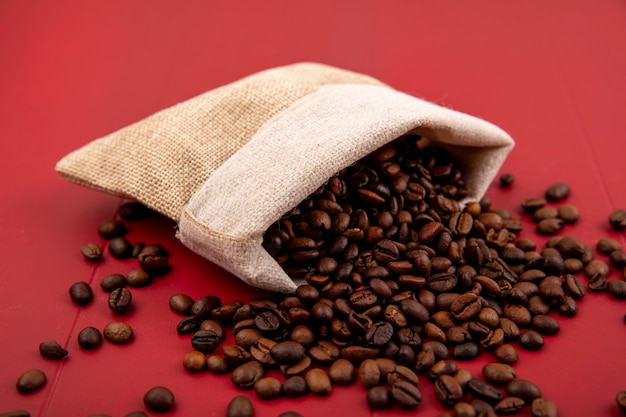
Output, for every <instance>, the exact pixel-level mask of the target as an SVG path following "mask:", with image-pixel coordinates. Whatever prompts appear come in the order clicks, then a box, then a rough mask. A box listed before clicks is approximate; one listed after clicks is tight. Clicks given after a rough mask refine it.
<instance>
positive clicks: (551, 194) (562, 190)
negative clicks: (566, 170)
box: [546, 182, 571, 201]
mask: <svg viewBox="0 0 626 417" xmlns="http://www.w3.org/2000/svg"><path fill="white" fill-rule="evenodd" d="M570 192H571V189H570V187H569V185H567V184H566V183H564V182H556V183H554V184H552V185H550V186H549V187H548V188H547V189H546V200H548V201H561V200H564V199H566V198H567V197H569V195H570Z"/></svg>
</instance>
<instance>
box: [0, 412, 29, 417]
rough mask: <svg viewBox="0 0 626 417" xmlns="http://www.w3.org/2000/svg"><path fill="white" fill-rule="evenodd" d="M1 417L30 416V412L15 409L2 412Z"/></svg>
mask: <svg viewBox="0 0 626 417" xmlns="http://www.w3.org/2000/svg"><path fill="white" fill-rule="evenodd" d="M0 417H30V413H29V412H28V411H26V410H14V411H7V412H5V413H0Z"/></svg>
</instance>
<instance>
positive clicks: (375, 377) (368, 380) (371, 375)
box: [359, 359, 380, 389]
mask: <svg viewBox="0 0 626 417" xmlns="http://www.w3.org/2000/svg"><path fill="white" fill-rule="evenodd" d="M359 382H360V383H361V385H362V386H363V388H365V389H369V388H372V387H374V386H376V385H378V384H379V382H380V368H378V364H377V363H376V361H375V360H374V359H366V360H365V361H363V363H361V365H360V366H359Z"/></svg>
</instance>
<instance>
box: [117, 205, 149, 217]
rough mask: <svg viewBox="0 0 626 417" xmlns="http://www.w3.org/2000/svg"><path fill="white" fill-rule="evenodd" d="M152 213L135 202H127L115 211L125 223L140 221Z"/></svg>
mask: <svg viewBox="0 0 626 417" xmlns="http://www.w3.org/2000/svg"><path fill="white" fill-rule="evenodd" d="M152 213H153V212H152V210H150V209H149V208H148V207H146V206H145V205H143V204H142V203H140V202H137V201H128V202H126V203H124V204H122V205H121V206H120V207H119V208H118V209H117V214H119V215H120V217H121V218H122V219H124V220H126V221H135V220H140V219H143V218H145V217H147V216H148V215H150V214H152Z"/></svg>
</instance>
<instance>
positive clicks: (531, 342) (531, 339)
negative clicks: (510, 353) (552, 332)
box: [519, 330, 544, 350]
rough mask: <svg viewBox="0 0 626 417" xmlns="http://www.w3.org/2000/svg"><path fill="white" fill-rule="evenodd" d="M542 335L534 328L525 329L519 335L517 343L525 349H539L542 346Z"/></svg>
mask: <svg viewBox="0 0 626 417" xmlns="http://www.w3.org/2000/svg"><path fill="white" fill-rule="evenodd" d="M543 344H544V340H543V337H542V336H541V335H540V334H539V333H538V332H536V331H534V330H527V331H525V332H524V333H522V334H521V335H520V337H519V345H520V347H522V348H523V349H526V350H539V349H541V348H542V347H543Z"/></svg>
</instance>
